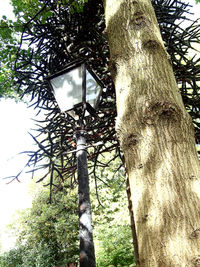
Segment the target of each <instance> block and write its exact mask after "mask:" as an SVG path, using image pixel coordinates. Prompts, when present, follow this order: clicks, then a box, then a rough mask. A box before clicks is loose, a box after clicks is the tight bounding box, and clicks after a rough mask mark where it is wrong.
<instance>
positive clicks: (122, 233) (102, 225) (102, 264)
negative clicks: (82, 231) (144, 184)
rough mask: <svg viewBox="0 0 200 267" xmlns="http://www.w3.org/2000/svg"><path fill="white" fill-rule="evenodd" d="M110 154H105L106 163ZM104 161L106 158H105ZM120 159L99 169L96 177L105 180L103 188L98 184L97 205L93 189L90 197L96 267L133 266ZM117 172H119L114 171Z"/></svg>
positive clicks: (100, 183) (101, 184)
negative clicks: (104, 178)
mask: <svg viewBox="0 0 200 267" xmlns="http://www.w3.org/2000/svg"><path fill="white" fill-rule="evenodd" d="M110 156H111V155H107V157H108V158H107V161H109V159H110ZM104 160H105V162H106V158H105V159H104ZM119 164H120V162H119V159H118V160H115V161H114V162H112V163H109V166H108V167H107V168H99V169H98V171H97V178H98V177H99V178H101V179H102V177H106V180H105V182H106V185H105V184H104V183H103V182H99V184H98V192H99V200H100V201H101V202H102V204H103V206H101V205H98V201H97V199H96V196H95V195H94V194H95V192H94V190H93V191H92V192H91V194H92V200H93V201H92V203H93V207H92V210H93V221H94V237H95V251H96V258H97V266H98V267H108V266H114V267H122V266H124V267H129V266H134V265H133V264H134V251H133V244H132V235H131V228H130V218H129V214H128V207H127V206H128V203H127V194H126V181H125V173H124V169H123V168H120V169H119V170H118V168H119ZM114 170H118V171H114Z"/></svg>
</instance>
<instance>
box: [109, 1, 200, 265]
mask: <svg viewBox="0 0 200 267" xmlns="http://www.w3.org/2000/svg"><path fill="white" fill-rule="evenodd" d="M104 7H105V16H106V26H107V34H108V39H109V46H110V54H111V58H110V67H111V72H112V77H113V80H114V83H115V88H116V95H117V112H118V116H117V122H116V129H117V132H118V136H119V139H120V143H121V147H122V149H123V151H124V155H125V162H126V170H127V173H128V177H129V183H130V192H131V198H132V209H133V214H134V219H135V228H136V236H137V241H138V254H139V262H138V264H137V266H142V267H143V266H144V267H146V266H149V267H154V266H155V267H156V266H160V267H162V266H163V267H168V266H180V267H182V266H185V267H186V266H187V267H192V266H200V177H199V174H200V171H199V160H198V157H197V153H196V149H195V141H194V132H193V126H192V121H191V118H190V116H189V115H188V113H187V112H186V110H185V108H184V105H183V102H182V98H181V95H180V93H179V90H178V87H177V84H176V81H175V78H174V74H173V70H172V66H171V62H170V56H169V55H168V54H167V52H166V49H165V47H164V44H163V41H162V38H161V35H160V31H159V28H158V23H157V20H156V17H155V14H154V10H153V7H152V5H151V1H150V0H118V1H116V0H105V1H104Z"/></svg>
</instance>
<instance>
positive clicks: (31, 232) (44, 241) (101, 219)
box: [0, 157, 134, 267]
mask: <svg viewBox="0 0 200 267" xmlns="http://www.w3.org/2000/svg"><path fill="white" fill-rule="evenodd" d="M108 158H109V157H108ZM105 161H106V158H105ZM118 167H119V161H118V160H115V162H113V163H112V164H110V166H109V167H107V168H99V169H98V171H97V177H96V179H97V180H96V182H97V186H98V194H99V200H100V201H101V203H102V205H104V206H101V205H99V201H98V200H97V197H96V188H95V185H94V183H93V182H94V180H93V179H92V177H91V202H92V209H93V224H94V241H95V252H96V258H97V266H98V267H108V266H114V267H117V266H124V267H125V266H134V265H133V264H134V256H133V245H132V241H131V240H132V237H131V229H130V225H129V215H128V209H127V199H126V191H125V179H124V171H123V169H120V170H119V171H118V172H116V173H114V171H113V170H115V169H118ZM102 177H105V178H104V180H105V181H104V182H103V181H102V179H103V178H102ZM98 178H100V179H101V180H100V179H98ZM67 188H68V185H67V184H66V183H64V184H62V185H61V184H60V185H58V189H59V190H58V189H56V188H55V189H54V190H53V194H52V203H51V204H50V203H49V190H46V189H44V188H43V187H42V190H39V191H38V192H37V193H36V195H35V197H34V201H33V205H32V208H30V209H27V210H25V211H22V212H20V213H18V214H17V215H16V217H15V218H14V220H13V223H12V225H11V226H10V228H11V229H12V231H13V232H14V233H15V236H17V243H16V248H15V249H13V250H10V251H8V252H6V253H4V254H3V255H1V256H0V267H13V266H15V267H17V266H20V267H27V266H29V267H51V266H53V267H55V266H56V265H64V264H68V263H70V262H78V257H79V233H78V212H77V190H76V189H73V190H72V191H70V192H68V190H69V189H67ZM22 251H23V253H22ZM8 259H9V260H8ZM131 264H132V265H131Z"/></svg>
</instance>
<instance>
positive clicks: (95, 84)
mask: <svg viewBox="0 0 200 267" xmlns="http://www.w3.org/2000/svg"><path fill="white" fill-rule="evenodd" d="M47 80H48V82H49V84H50V86H51V88H52V90H53V93H54V96H55V99H56V101H57V103H58V106H59V108H60V110H61V112H65V113H68V114H69V115H70V116H72V117H73V118H74V119H75V120H78V125H77V126H76V127H75V131H74V137H75V139H76V145H77V146H76V147H77V150H76V155H77V174H78V195H79V234H80V267H95V266H96V262H95V252H94V243H93V234H92V216H91V205H90V190H89V176H88V165H87V148H86V139H87V132H86V130H85V128H84V124H83V118H84V116H88V115H90V114H92V113H94V112H95V109H96V108H97V106H98V103H99V100H100V96H101V92H102V87H103V85H102V83H101V82H100V80H99V79H98V78H97V76H96V75H95V74H94V73H93V72H92V71H91V70H88V69H87V68H86V65H85V64H84V62H81V61H75V62H73V63H70V64H69V65H67V66H66V68H64V69H63V70H62V71H60V72H58V73H56V74H54V75H52V76H49V77H48V79H47Z"/></svg>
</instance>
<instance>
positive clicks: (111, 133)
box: [1, 0, 200, 185]
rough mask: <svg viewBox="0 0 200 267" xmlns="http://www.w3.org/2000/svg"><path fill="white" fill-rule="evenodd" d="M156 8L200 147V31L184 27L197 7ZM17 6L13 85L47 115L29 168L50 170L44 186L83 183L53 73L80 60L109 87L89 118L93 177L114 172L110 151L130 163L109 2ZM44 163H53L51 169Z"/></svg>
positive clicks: (165, 3)
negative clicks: (107, 17) (121, 138)
mask: <svg viewBox="0 0 200 267" xmlns="http://www.w3.org/2000/svg"><path fill="white" fill-rule="evenodd" d="M152 3H153V6H154V8H155V12H156V16H157V19H158V23H159V25H160V30H161V33H162V37H163V39H164V42H165V46H166V49H167V52H168V53H169V58H170V60H171V62H172V65H173V69H174V73H175V76H176V80H177V83H178V86H179V89H180V91H181V94H182V97H183V101H184V104H185V107H186V109H187V110H188V112H189V113H190V115H191V116H192V119H193V123H194V126H195V138H196V142H197V143H199V140H200V133H199V127H200V124H199V119H200V115H199V114H200V113H199V106H200V98H199V80H200V68H199V57H198V56H197V55H195V54H194V52H193V51H195V44H196V43H199V36H200V32H199V24H198V23H197V22H192V21H190V23H189V24H188V25H189V26H187V27H186V28H185V29H184V27H182V23H184V22H185V21H187V16H188V14H189V13H190V12H189V9H190V5H189V4H187V3H185V2H184V1H182V0H181V1H172V0H153V1H152ZM12 4H13V6H14V12H15V15H16V17H17V21H16V22H15V24H14V23H13V24H12V23H11V26H8V21H6V22H5V23H7V26H6V27H7V28H8V29H9V31H10V30H11V29H12V31H13V29H15V31H18V32H21V33H22V34H21V41H20V42H19V47H18V51H17V54H16V53H15V52H16V51H14V53H15V77H14V79H12V78H13V76H12V78H11V81H14V85H15V86H16V87H17V88H18V90H19V92H22V95H29V96H30V98H31V100H30V101H31V103H30V105H31V106H33V107H34V108H36V109H38V112H40V111H41V110H42V111H43V112H44V113H45V117H44V120H43V121H37V122H36V132H34V134H32V136H33V139H34V140H35V142H36V143H37V145H38V149H37V150H36V151H27V153H28V154H29V156H30V160H29V162H28V164H27V165H28V166H31V167H32V171H33V172H34V171H35V170H38V169H40V168H46V170H47V172H46V174H45V175H44V177H42V178H41V179H40V181H41V180H43V179H44V178H45V177H47V175H48V174H50V175H51V177H52V180H51V181H50V184H51V185H52V184H53V177H56V176H59V177H60V178H61V179H62V180H64V177H65V179H66V178H70V179H71V182H72V183H73V182H76V177H75V172H76V159H75V154H74V153H73V150H74V141H73V138H72V136H73V127H74V120H73V119H72V117H70V116H69V115H66V114H63V113H61V112H60V110H59V108H58V106H57V103H56V101H55V99H54V96H53V93H52V92H51V90H50V88H49V86H48V83H47V81H46V77H47V76H48V75H49V74H53V73H56V72H57V71H59V70H61V69H63V67H64V66H66V64H68V63H70V62H72V61H73V60H76V59H82V60H85V62H87V65H88V66H89V67H90V68H91V69H93V71H94V72H95V73H96V74H97V75H98V76H99V78H100V79H101V81H102V82H103V84H104V87H105V88H104V89H103V93H102V98H101V102H100V105H99V110H98V113H97V114H96V116H95V117H86V118H85V125H87V131H88V133H89V137H88V144H89V145H90V146H91V149H90V152H89V160H90V166H89V167H90V170H91V172H95V168H96V166H98V165H101V166H108V164H109V162H110V161H111V159H110V160H109V161H108V163H107V164H105V163H101V162H100V160H99V156H100V155H103V154H104V153H105V152H111V151H115V154H114V156H113V158H115V157H120V158H121V159H122V161H123V155H122V154H121V152H120V148H119V142H118V139H117V136H116V132H115V117H116V106H115V90H114V85H113V82H112V79H111V75H110V73H111V72H114V71H115V69H113V66H112V68H111V65H112V64H110V63H109V46H108V42H107V34H106V28H105V21H104V11H103V5H102V1H100V0H98V1H95V5H94V2H93V1H91V0H88V1H58V0H52V1H46V0H42V1H37V0H34V1H17V0H12ZM188 22H189V21H188ZM9 31H8V35H9V36H10V33H9ZM1 32H2V30H1ZM4 37H5V36H4ZM4 37H3V38H4ZM6 38H7V37H6ZM9 38H10V37H9ZM9 38H8V39H9ZM4 39H5V38H4ZM4 39H3V40H4ZM5 40H7V39H5ZM9 40H10V41H8V42H7V43H6V46H5V47H6V48H5V49H9V45H10V43H11V40H12V41H13V39H12V38H11V39H9ZM15 49H16V48H15ZM1 51H3V49H2V50H1ZM1 55H2V53H1ZM6 60H7V61H8V59H6ZM111 61H112V59H111ZM7 67H8V69H9V65H6V67H5V68H4V71H6V68H7ZM12 75H13V74H12ZM4 76H5V75H4ZM1 79H3V78H1ZM96 143H98V145H95V144H96ZM66 151H67V152H68V153H66ZM70 152H71V153H70ZM43 159H47V161H45V163H44V162H43ZM95 177H96V176H95Z"/></svg>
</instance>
